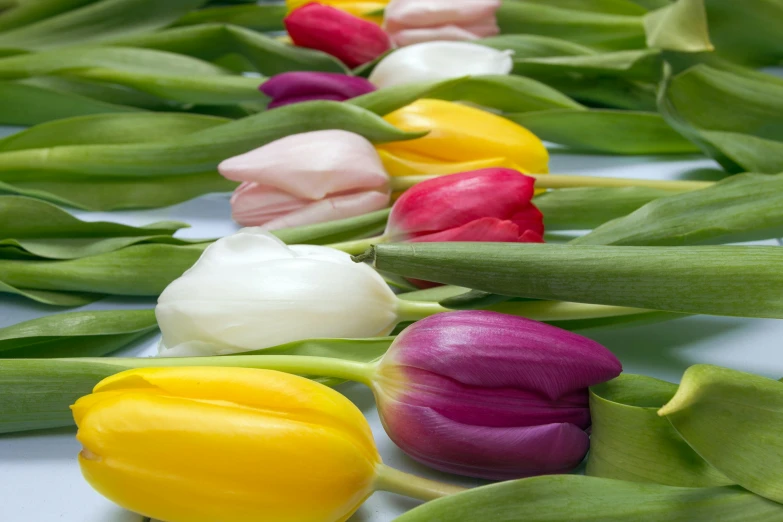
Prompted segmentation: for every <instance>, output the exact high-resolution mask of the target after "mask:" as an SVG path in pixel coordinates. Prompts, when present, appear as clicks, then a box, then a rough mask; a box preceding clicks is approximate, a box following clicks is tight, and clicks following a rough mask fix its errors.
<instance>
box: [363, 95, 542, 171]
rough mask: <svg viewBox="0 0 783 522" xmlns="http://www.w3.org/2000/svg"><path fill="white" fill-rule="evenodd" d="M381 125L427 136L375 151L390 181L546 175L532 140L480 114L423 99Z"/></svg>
mask: <svg viewBox="0 0 783 522" xmlns="http://www.w3.org/2000/svg"><path fill="white" fill-rule="evenodd" d="M384 119H385V120H386V121H388V122H389V123H391V124H392V125H394V126H395V127H398V128H400V129H402V130H406V131H430V132H429V134H427V135H426V136H424V137H422V138H417V139H414V140H408V141H395V142H391V143H385V144H382V145H378V146H376V149H377V150H378V153H379V154H380V155H381V160H382V161H383V164H384V166H385V167H386V172H388V173H389V175H391V176H408V175H416V174H454V173H456V172H466V171H470V170H476V169H483V168H487V167H507V168H512V169H516V170H519V171H520V172H529V173H533V174H539V173H545V172H547V170H548V167H547V163H548V161H549V154H548V153H547V150H546V147H544V144H543V142H542V141H541V140H540V139H538V137H536V135H535V134H533V133H532V132H530V131H529V130H527V129H525V128H524V127H522V126H521V125H518V124H516V123H514V122H512V121H510V120H507V119H505V118H503V117H501V116H498V115H496V114H492V113H489V112H486V111H482V110H480V109H476V108H473V107H468V106H465V105H460V104H458V103H452V102H447V101H442V100H430V99H424V100H418V101H416V102H414V103H412V104H410V105H407V106H405V107H403V108H402V109H399V110H396V111H394V112H392V113H391V114H388V115H387V116H386V117H385V118H384Z"/></svg>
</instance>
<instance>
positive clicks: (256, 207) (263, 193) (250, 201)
mask: <svg viewBox="0 0 783 522" xmlns="http://www.w3.org/2000/svg"><path fill="white" fill-rule="evenodd" d="M309 204H310V201H309V200H306V199H301V198H297V197H294V196H291V195H290V194H287V193H286V192H282V191H280V190H277V189H275V188H273V187H268V186H265V185H259V184H258V183H252V182H248V181H246V182H244V183H242V184H241V185H240V186H239V187H237V189H236V190H235V191H234V194H233V195H232V196H231V215H232V217H233V218H234V221H236V222H237V223H239V224H240V225H242V226H244V227H252V226H258V225H263V224H264V223H267V222H268V221H271V220H273V219H276V218H279V217H281V216H284V215H286V214H288V213H290V212H294V211H296V210H299V209H301V208H303V207H306V206H307V205H309Z"/></svg>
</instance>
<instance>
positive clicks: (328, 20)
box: [284, 3, 391, 67]
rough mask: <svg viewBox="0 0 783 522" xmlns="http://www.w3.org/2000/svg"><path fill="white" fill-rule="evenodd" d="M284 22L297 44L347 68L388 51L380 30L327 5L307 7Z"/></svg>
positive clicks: (384, 35)
mask: <svg viewBox="0 0 783 522" xmlns="http://www.w3.org/2000/svg"><path fill="white" fill-rule="evenodd" d="M284 22H285V27H286V29H287V30H288V35H289V36H290V37H291V40H293V42H294V43H295V44H296V45H298V46H299V47H307V48H310V49H317V50H319V51H323V52H325V53H329V54H331V55H332V56H335V57H336V58H338V59H340V60H341V61H342V62H343V63H345V64H346V65H347V66H349V67H357V66H359V65H362V64H364V63H367V62H371V61H372V60H374V59H375V58H377V57H378V56H380V55H382V54H383V53H385V52H386V51H388V50H389V49H391V40H390V39H389V36H388V35H387V34H386V32H385V31H384V30H383V29H381V28H380V27H378V26H377V25H375V24H374V23H372V22H368V21H366V20H362V19H361V18H359V17H358V16H353V15H352V14H349V13H346V12H345V11H341V10H339V9H335V8H334V7H329V6H327V5H321V4H316V3H313V4H307V5H305V6H303V7H300V8H299V9H296V10H294V11H292V12H291V14H289V15H288V16H287V17H286V18H285V20H284Z"/></svg>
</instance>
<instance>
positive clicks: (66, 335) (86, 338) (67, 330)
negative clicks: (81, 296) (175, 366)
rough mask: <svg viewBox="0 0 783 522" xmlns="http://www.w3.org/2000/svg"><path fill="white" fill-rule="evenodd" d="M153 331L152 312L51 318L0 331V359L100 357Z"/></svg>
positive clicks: (134, 311)
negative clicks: (0, 357)
mask: <svg viewBox="0 0 783 522" xmlns="http://www.w3.org/2000/svg"><path fill="white" fill-rule="evenodd" d="M157 329H158V323H157V322H156V320H155V311H154V310H111V311H101V312H70V313H61V314H53V315H48V316H45V317H41V318H39V319H33V320H32V321H25V322H23V323H19V324H15V325H13V326H8V327H6V328H0V356H2V358H3V359H11V358H22V357H23V358H27V359H30V358H50V357H100V356H102V355H106V354H109V353H111V352H113V351H115V350H118V349H119V348H122V347H123V346H126V345H128V344H130V343H132V342H133V341H135V340H137V339H139V338H141V337H143V336H145V335H147V334H150V333H152V332H155V331H157Z"/></svg>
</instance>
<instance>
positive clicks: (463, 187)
mask: <svg viewBox="0 0 783 522" xmlns="http://www.w3.org/2000/svg"><path fill="white" fill-rule="evenodd" d="M534 185H535V179H534V178H531V177H529V176H525V175H523V174H520V173H519V172H517V171H516V170H512V169H504V168H490V169H482V170H475V171H471V172H463V173H460V174H450V175H447V176H441V177H438V178H434V179H431V180H428V181H424V182H422V183H419V184H418V185H415V186H414V187H412V188H410V189H408V190H407V191H406V192H405V193H404V194H403V195H402V196H400V199H398V200H397V202H396V203H395V204H394V207H393V208H392V212H391V215H390V216H389V224H388V226H387V228H386V236H387V237H388V238H389V239H390V240H391V241H410V242H434V241H488V242H501V243H542V242H543V237H542V236H543V234H544V220H543V216H542V214H541V212H540V211H539V210H538V209H537V208H536V207H535V205H533V203H532V202H531V200H532V198H533V190H534Z"/></svg>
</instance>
